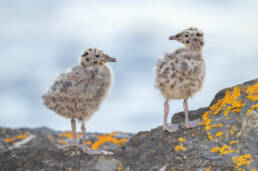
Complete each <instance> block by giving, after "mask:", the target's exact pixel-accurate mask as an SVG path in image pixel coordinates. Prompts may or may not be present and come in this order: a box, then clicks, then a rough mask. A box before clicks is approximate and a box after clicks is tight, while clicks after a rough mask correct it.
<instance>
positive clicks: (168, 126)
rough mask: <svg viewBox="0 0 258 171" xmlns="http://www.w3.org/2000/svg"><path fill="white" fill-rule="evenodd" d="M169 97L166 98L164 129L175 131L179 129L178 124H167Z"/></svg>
mask: <svg viewBox="0 0 258 171" xmlns="http://www.w3.org/2000/svg"><path fill="white" fill-rule="evenodd" d="M168 101H169V99H166V101H165V103H164V117H163V130H164V131H168V132H175V131H176V130H177V129H178V124H167V118H168V113H169V104H168Z"/></svg>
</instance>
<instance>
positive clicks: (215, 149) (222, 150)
mask: <svg viewBox="0 0 258 171" xmlns="http://www.w3.org/2000/svg"><path fill="white" fill-rule="evenodd" d="M210 152H212V153H216V152H220V153H219V155H224V154H228V153H233V152H234V150H232V149H231V148H230V147H228V146H227V145H223V146H222V147H213V148H212V149H211V150H210Z"/></svg>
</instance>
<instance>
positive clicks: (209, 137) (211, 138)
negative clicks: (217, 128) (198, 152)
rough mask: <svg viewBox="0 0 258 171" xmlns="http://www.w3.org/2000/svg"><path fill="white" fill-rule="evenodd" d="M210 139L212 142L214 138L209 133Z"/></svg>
mask: <svg viewBox="0 0 258 171" xmlns="http://www.w3.org/2000/svg"><path fill="white" fill-rule="evenodd" d="M208 139H209V140H211V141H212V140H213V137H212V135H211V134H210V133H208Z"/></svg>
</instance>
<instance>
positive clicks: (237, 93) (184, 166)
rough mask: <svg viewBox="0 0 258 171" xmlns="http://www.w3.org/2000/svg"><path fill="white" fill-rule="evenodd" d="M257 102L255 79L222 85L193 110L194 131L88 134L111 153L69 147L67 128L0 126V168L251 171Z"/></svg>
mask: <svg viewBox="0 0 258 171" xmlns="http://www.w3.org/2000/svg"><path fill="white" fill-rule="evenodd" d="M257 102H258V79H255V80H252V81H249V82H246V83H243V84H240V85H237V86H234V87H230V88H227V89H223V90H222V91H220V92H218V93H217V95H216V96H215V98H214V99H213V101H212V103H211V104H210V106H209V107H206V108H201V109H198V110H195V111H191V112H190V119H191V120H194V119H198V118H200V119H201V120H202V123H201V125H200V126H198V127H196V128H194V129H186V128H185V127H181V128H180V129H179V130H178V131H176V132H174V133H168V132H164V131H162V128H161V127H157V128H154V129H152V130H150V131H144V132H139V133H137V134H136V135H133V134H126V133H111V134H94V133H91V134H88V135H87V136H88V137H89V139H90V141H91V142H89V145H90V146H91V147H93V146H94V147H95V148H98V149H105V150H110V151H113V153H114V155H113V156H104V155H97V156H89V155H87V154H85V153H84V152H83V151H81V150H80V149H79V148H77V147H74V146H69V145H68V144H69V143H70V133H69V132H59V131H54V130H51V129H48V128H39V129H8V128H0V170H3V171H8V170H50V171H52V170H53V171H54V170H67V171H72V170H80V171H168V170H175V171H178V170H179V171H180V170H184V171H188V170H189V171H191V170H200V171H205V170H207V171H208V170H221V171H223V170H252V171H254V169H256V168H258V163H257V156H258V150H257V147H258V128H257V126H258V103H257ZM183 121H184V114H183V113H182V112H180V113H178V114H175V115H174V117H173V118H172V122H173V123H182V122H183ZM181 125H183V124H181ZM127 140H129V141H128V142H127Z"/></svg>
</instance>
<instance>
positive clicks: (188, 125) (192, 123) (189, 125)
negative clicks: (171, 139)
mask: <svg viewBox="0 0 258 171" xmlns="http://www.w3.org/2000/svg"><path fill="white" fill-rule="evenodd" d="M184 111H185V126H186V128H194V127H196V126H197V125H198V123H200V119H197V120H194V121H189V117H188V103H187V99H184Z"/></svg>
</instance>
